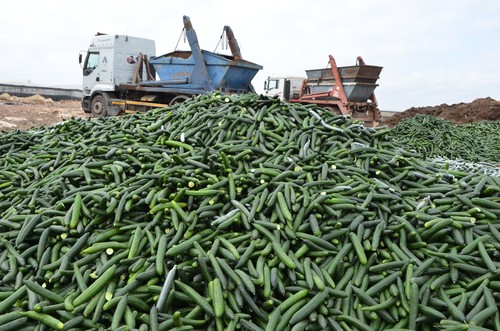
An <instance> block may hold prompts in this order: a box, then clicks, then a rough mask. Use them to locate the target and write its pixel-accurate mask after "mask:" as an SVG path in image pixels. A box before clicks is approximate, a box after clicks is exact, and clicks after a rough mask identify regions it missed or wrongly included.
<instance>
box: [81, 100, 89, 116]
mask: <svg viewBox="0 0 500 331" xmlns="http://www.w3.org/2000/svg"><path fill="white" fill-rule="evenodd" d="M82 110H83V111H84V112H86V113H90V100H89V98H88V97H87V98H84V99H82Z"/></svg>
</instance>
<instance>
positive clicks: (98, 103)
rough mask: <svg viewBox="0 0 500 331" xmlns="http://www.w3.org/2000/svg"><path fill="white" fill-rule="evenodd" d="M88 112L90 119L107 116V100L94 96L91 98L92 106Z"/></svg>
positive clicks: (100, 96) (101, 96)
mask: <svg viewBox="0 0 500 331" xmlns="http://www.w3.org/2000/svg"><path fill="white" fill-rule="evenodd" d="M90 112H91V113H92V117H105V116H107V115H108V102H107V98H106V97H105V96H103V95H101V94H98V95H96V96H95V97H93V98H92V104H91V106H90Z"/></svg>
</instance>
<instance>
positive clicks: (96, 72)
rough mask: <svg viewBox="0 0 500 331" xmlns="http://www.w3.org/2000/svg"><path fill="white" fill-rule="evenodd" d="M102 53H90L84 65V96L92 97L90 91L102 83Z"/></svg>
mask: <svg viewBox="0 0 500 331" xmlns="http://www.w3.org/2000/svg"><path fill="white" fill-rule="evenodd" d="M99 60H100V53H99V52H88V53H87V57H86V58H85V63H84V64H83V95H90V91H92V88H94V86H95V85H96V84H99V81H100V68H99Z"/></svg>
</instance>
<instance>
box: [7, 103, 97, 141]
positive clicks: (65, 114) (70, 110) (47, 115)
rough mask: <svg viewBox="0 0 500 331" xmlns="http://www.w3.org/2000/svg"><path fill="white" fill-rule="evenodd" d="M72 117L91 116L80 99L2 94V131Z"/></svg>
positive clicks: (31, 126) (26, 127)
mask: <svg viewBox="0 0 500 331" xmlns="http://www.w3.org/2000/svg"><path fill="white" fill-rule="evenodd" d="M71 117H75V118H89V115H88V114H86V113H84V112H83V110H82V107H81V103H80V101H78V100H61V101H54V100H52V99H50V98H44V97H42V96H40V95H33V96H29V97H16V96H11V95H9V94H7V93H3V94H1V95H0V132H2V131H12V130H16V129H19V130H27V129H31V128H36V127H40V126H44V125H52V124H55V123H57V122H61V121H63V120H65V119H68V118H71Z"/></svg>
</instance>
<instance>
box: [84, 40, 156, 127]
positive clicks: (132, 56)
mask: <svg viewBox="0 0 500 331" xmlns="http://www.w3.org/2000/svg"><path fill="white" fill-rule="evenodd" d="M155 52H156V50H155V43H154V41H153V40H150V39H145V38H137V37H130V36H125V35H107V34H100V33H98V34H96V35H95V36H94V37H93V39H92V42H91V44H90V46H89V48H88V50H87V51H86V56H85V59H83V54H80V57H79V61H80V64H82V61H83V65H82V69H83V99H82V109H83V111H85V112H87V113H92V115H93V116H95V117H101V116H106V115H108V114H107V113H108V112H109V111H110V110H112V108H109V107H108V105H109V100H110V99H112V98H114V97H116V94H117V93H119V86H120V84H130V83H132V81H133V79H134V77H135V74H136V68H137V62H138V61H139V56H140V54H142V55H146V56H147V57H154V56H155ZM143 70H144V71H145V70H146V68H144V67H143ZM109 115H113V114H109Z"/></svg>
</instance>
